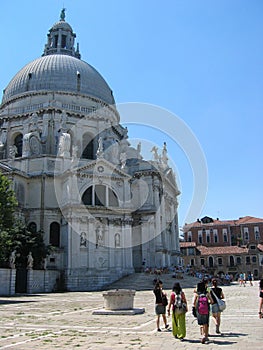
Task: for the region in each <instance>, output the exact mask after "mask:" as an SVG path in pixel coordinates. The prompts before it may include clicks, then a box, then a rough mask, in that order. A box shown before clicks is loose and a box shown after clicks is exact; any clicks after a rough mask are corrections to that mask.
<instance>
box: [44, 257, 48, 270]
mask: <svg viewBox="0 0 263 350" xmlns="http://www.w3.org/2000/svg"><path fill="white" fill-rule="evenodd" d="M43 269H44V270H46V269H47V257H45V258H44V259H43Z"/></svg>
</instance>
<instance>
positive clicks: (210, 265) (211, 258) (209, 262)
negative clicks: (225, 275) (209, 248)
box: [208, 256, 214, 267]
mask: <svg viewBox="0 0 263 350" xmlns="http://www.w3.org/2000/svg"><path fill="white" fill-rule="evenodd" d="M208 264H209V267H213V266H214V259H213V257H212V256H209V259H208Z"/></svg>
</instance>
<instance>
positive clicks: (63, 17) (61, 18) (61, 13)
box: [60, 7, 66, 21]
mask: <svg viewBox="0 0 263 350" xmlns="http://www.w3.org/2000/svg"><path fill="white" fill-rule="evenodd" d="M65 11H66V9H65V8H64V7H63V9H62V10H61V12H60V20H61V21H65V17H66V14H65Z"/></svg>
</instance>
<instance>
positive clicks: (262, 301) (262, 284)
mask: <svg viewBox="0 0 263 350" xmlns="http://www.w3.org/2000/svg"><path fill="white" fill-rule="evenodd" d="M259 290H260V291H259V311H258V316H259V318H263V312H262V311H263V279H261V280H260V281H259Z"/></svg>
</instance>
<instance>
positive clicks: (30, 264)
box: [27, 252, 34, 270]
mask: <svg viewBox="0 0 263 350" xmlns="http://www.w3.org/2000/svg"><path fill="white" fill-rule="evenodd" d="M33 263H34V259H33V256H32V253H31V252H29V254H28V256H27V268H28V270H32V268H33Z"/></svg>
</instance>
